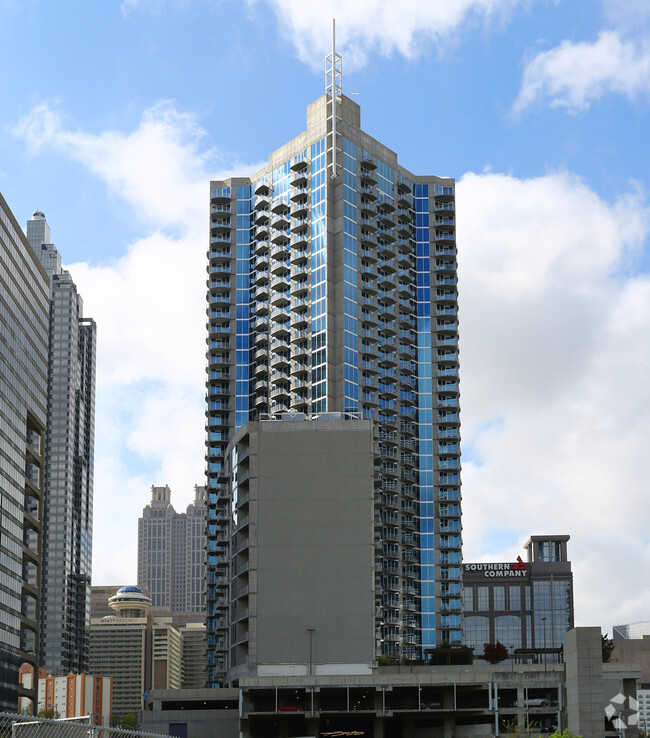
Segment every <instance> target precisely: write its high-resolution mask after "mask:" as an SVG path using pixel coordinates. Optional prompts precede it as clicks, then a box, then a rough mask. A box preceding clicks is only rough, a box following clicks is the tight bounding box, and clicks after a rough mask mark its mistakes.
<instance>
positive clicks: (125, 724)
mask: <svg viewBox="0 0 650 738" xmlns="http://www.w3.org/2000/svg"><path fill="white" fill-rule="evenodd" d="M120 728H126V729H127V730H135V713H134V712H127V713H125V714H124V715H122V720H120Z"/></svg>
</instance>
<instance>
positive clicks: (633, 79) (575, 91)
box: [513, 30, 650, 113]
mask: <svg viewBox="0 0 650 738" xmlns="http://www.w3.org/2000/svg"><path fill="white" fill-rule="evenodd" d="M648 93H650V41H649V40H648V38H645V39H643V38H642V39H640V40H634V39H625V38H624V37H622V36H621V34H620V32H619V31H617V30H608V31H602V32H601V33H600V34H599V36H598V39H597V40H596V41H594V42H593V43H590V42H586V41H581V42H578V43H574V42H572V41H563V42H562V43H561V44H560V45H559V46H557V47H555V48H553V49H550V50H548V51H543V52H541V53H539V54H537V55H536V56H534V57H533V58H532V59H531V60H530V61H529V62H528V63H527V64H526V68H525V69H524V74H523V81H522V86H521V91H520V93H519V96H518V98H517V100H516V101H515V104H514V106H513V111H514V112H515V113H521V112H522V111H523V110H525V109H526V108H528V107H530V106H532V105H533V104H534V103H536V102H538V101H539V100H542V99H548V100H550V105H551V107H553V108H565V109H566V110H567V111H568V112H570V113H577V112H579V111H581V110H585V109H586V108H588V107H589V105H591V103H593V102H595V101H597V100H600V99H601V98H602V97H603V96H604V95H606V94H617V95H622V96H624V97H627V98H629V99H630V100H633V99H635V98H637V97H640V96H645V95H648Z"/></svg>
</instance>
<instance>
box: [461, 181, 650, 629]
mask: <svg viewBox="0 0 650 738" xmlns="http://www.w3.org/2000/svg"><path fill="white" fill-rule="evenodd" d="M458 209H459V226H458V228H459V234H458V235H459V243H460V248H459V263H460V267H459V274H460V302H461V349H462V353H461V370H462V387H463V403H462V407H463V439H464V443H465V452H466V461H465V463H464V467H463V485H464V486H463V489H464V540H465V556H466V558H467V559H468V560H474V559H475V558H476V557H478V556H481V555H485V554H488V555H489V556H490V557H495V556H496V557H499V558H501V557H506V558H505V560H508V559H509V558H511V557H512V556H513V555H515V554H517V553H520V550H518V546H516V547H515V546H513V541H514V540H515V539H518V540H519V542H521V541H523V539H524V538H525V537H526V536H527V535H528V534H533V533H534V534H544V533H568V534H570V535H571V537H572V539H571V542H570V548H569V551H570V554H571V557H572V559H573V561H574V564H575V572H576V582H575V583H576V595H577V596H576V599H577V609H576V615H577V620H578V622H579V623H580V624H600V623H602V624H603V626H604V627H605V628H606V629H608V628H610V627H611V625H612V624H613V623H612V622H610V621H611V619H612V618H613V619H615V620H617V621H620V622H625V621H626V620H631V619H632V620H633V619H639V620H640V619H644V618H645V617H646V616H647V605H648V602H649V601H650V592H649V591H648V590H647V589H646V588H644V587H643V586H639V585H640V584H641V583H640V582H639V581H638V572H639V571H640V570H642V569H641V568H640V567H642V566H643V565H644V564H647V563H648V561H649V560H650V546H649V545H648V543H647V540H648V535H647V531H646V521H647V520H648V517H649V516H650V500H649V499H648V496H647V494H646V484H647V482H646V479H647V473H646V470H645V456H646V453H647V439H648V438H649V437H650V417H649V416H648V413H647V408H648V407H650V386H649V385H648V382H647V376H648V375H649V374H650V278H649V277H648V275H647V274H637V275H636V276H631V275H632V274H633V271H631V268H633V267H634V266H635V265H637V264H638V263H639V260H640V259H641V258H642V256H643V248H644V246H645V247H646V248H647V239H648V233H649V232H650V217H649V211H648V208H647V205H646V204H645V202H644V201H643V199H642V197H641V196H640V195H639V194H638V193H635V192H631V193H630V194H628V195H626V196H622V197H621V198H619V199H618V200H616V201H614V202H605V201H604V200H602V199H600V198H599V197H598V196H597V195H596V194H595V193H594V192H593V191H591V190H590V189H589V188H588V187H587V186H586V185H585V184H584V183H583V182H581V181H580V180H579V179H577V178H576V177H574V176H571V175H569V174H567V173H558V174H551V175H548V176H545V177H540V178H537V179H531V180H518V179H516V178H514V177H509V176H505V175H497V174H485V175H476V174H467V175H465V176H464V177H463V179H462V180H461V182H460V183H459V185H458ZM501 560H503V559H501ZM635 593H636V594H635ZM644 608H646V609H644Z"/></svg>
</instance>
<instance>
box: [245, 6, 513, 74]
mask: <svg viewBox="0 0 650 738" xmlns="http://www.w3.org/2000/svg"><path fill="white" fill-rule="evenodd" d="M253 1H257V2H259V1H260V0H249V2H253ZM268 3H269V4H270V5H271V7H272V8H273V9H274V11H275V13H276V14H277V16H278V19H279V22H280V28H281V29H283V31H284V32H285V33H286V34H287V35H288V36H289V37H290V39H291V40H292V42H293V44H294V46H295V47H296V50H297V53H298V56H299V58H300V59H301V60H302V61H303V62H305V63H307V64H309V65H310V66H312V67H318V68H320V67H321V65H322V58H323V56H324V55H325V54H327V53H329V51H330V50H331V48H332V43H331V37H332V36H331V28H332V18H336V27H337V32H336V38H337V42H336V45H337V51H338V52H339V53H341V54H343V55H344V56H345V65H346V68H348V67H358V66H363V65H364V64H365V63H366V62H367V59H368V57H369V56H370V55H371V54H380V55H381V56H390V55H392V54H394V53H397V54H401V55H402V56H404V57H406V58H407V59H410V58H413V57H416V56H418V55H419V54H420V53H421V52H422V50H423V47H424V45H425V44H426V43H428V42H431V41H433V42H434V43H436V44H441V43H443V42H444V43H449V42H450V41H452V40H453V37H454V35H457V34H458V32H459V31H460V30H461V29H462V27H463V25H464V24H466V23H469V22H471V21H473V20H474V21H481V22H490V21H501V20H502V19H503V18H504V17H506V16H507V15H508V13H509V12H510V11H511V10H512V9H513V8H514V7H516V6H517V5H519V4H521V0H454V2H448V1H447V0H427V2H422V1H421V0H399V1H396V0H355V1H354V2H349V0H325V2H304V0H268Z"/></svg>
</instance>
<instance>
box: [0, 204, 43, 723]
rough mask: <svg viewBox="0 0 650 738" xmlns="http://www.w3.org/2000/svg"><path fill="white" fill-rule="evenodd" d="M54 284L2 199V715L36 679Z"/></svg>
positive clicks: (27, 692)
mask: <svg viewBox="0 0 650 738" xmlns="http://www.w3.org/2000/svg"><path fill="white" fill-rule="evenodd" d="M48 311H49V280H48V277H47V274H46V273H45V270H44V269H43V267H42V266H41V263H40V261H39V260H38V258H37V256H36V254H35V253H34V251H33V249H32V248H31V247H30V245H29V243H28V241H27V240H26V239H25V236H24V234H23V232H22V231H21V229H20V226H19V225H18V223H17V222H16V220H15V218H14V216H13V215H12V213H11V211H10V210H9V208H8V206H7V203H6V202H5V201H4V199H3V197H2V196H1V195H0V506H1V507H2V515H1V516H0V615H1V617H0V711H6V712H9V711H15V710H16V708H17V707H18V696H19V694H24V695H26V696H27V697H29V698H30V699H32V701H33V702H35V700H36V690H35V689H33V690H26V689H23V688H21V687H19V686H18V679H19V675H18V669H19V667H20V665H21V664H22V663H25V662H27V663H29V664H31V665H32V666H33V667H34V670H35V672H36V673H38V650H39V644H38V639H39V627H38V620H39V610H40V585H41V553H42V531H41V525H42V520H43V465H44V448H45V423H46V416H47V351H48V322H49V321H48Z"/></svg>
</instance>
